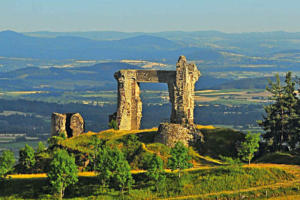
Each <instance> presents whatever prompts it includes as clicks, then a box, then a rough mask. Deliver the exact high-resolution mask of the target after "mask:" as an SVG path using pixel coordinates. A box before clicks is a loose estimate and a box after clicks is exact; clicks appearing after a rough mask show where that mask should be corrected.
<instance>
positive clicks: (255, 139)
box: [238, 133, 260, 165]
mask: <svg viewBox="0 0 300 200" xmlns="http://www.w3.org/2000/svg"><path fill="white" fill-rule="evenodd" d="M259 141H260V133H248V134H247V135H246V136H245V141H243V142H242V143H241V147H240V148H239V150H238V155H239V156H240V157H241V159H242V160H244V161H248V164H249V165H250V161H251V160H252V158H253V157H254V153H255V152H256V151H257V150H258V148H259Z"/></svg>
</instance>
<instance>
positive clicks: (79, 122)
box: [68, 113, 84, 137]
mask: <svg viewBox="0 0 300 200" xmlns="http://www.w3.org/2000/svg"><path fill="white" fill-rule="evenodd" d="M69 127H70V130H71V132H72V136H71V137H76V136H79V135H80V134H82V133H83V132H84V120H83V118H82V116H81V115H80V114H79V113H72V114H71V115H70V126H69ZM68 135H69V134H68Z"/></svg>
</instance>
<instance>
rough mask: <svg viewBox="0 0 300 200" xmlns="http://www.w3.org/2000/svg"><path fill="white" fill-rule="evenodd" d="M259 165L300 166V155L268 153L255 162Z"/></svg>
mask: <svg viewBox="0 0 300 200" xmlns="http://www.w3.org/2000/svg"><path fill="white" fill-rule="evenodd" d="M255 162H258V163H275V164H294V165H299V164H300V155H299V154H296V153H292V152H275V153H268V154H265V155H263V156H262V157H260V158H258V159H256V160H255Z"/></svg>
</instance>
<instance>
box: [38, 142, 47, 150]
mask: <svg viewBox="0 0 300 200" xmlns="http://www.w3.org/2000/svg"><path fill="white" fill-rule="evenodd" d="M45 149H46V146H45V144H44V143H43V142H42V141H40V142H39V143H38V147H37V149H36V153H41V152H43V151H45Z"/></svg>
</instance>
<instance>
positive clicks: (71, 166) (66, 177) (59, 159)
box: [47, 150, 78, 199]
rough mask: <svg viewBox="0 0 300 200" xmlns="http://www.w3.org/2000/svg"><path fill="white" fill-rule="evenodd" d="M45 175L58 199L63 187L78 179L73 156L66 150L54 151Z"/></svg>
mask: <svg viewBox="0 0 300 200" xmlns="http://www.w3.org/2000/svg"><path fill="white" fill-rule="evenodd" d="M47 176H48V178H49V181H50V184H51V186H52V188H53V190H54V192H55V193H58V194H59V197H60V199H62V198H63V196H64V191H65V189H66V188H67V187H68V186H69V185H72V184H75V183H76V182H77V181H78V169H77V165H76V164H75V158H74V157H72V156H70V155H69V154H68V152H67V151H66V150H58V151H56V152H55V153H54V156H53V160H52V161H51V163H50V166H49V172H48V173H47Z"/></svg>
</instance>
